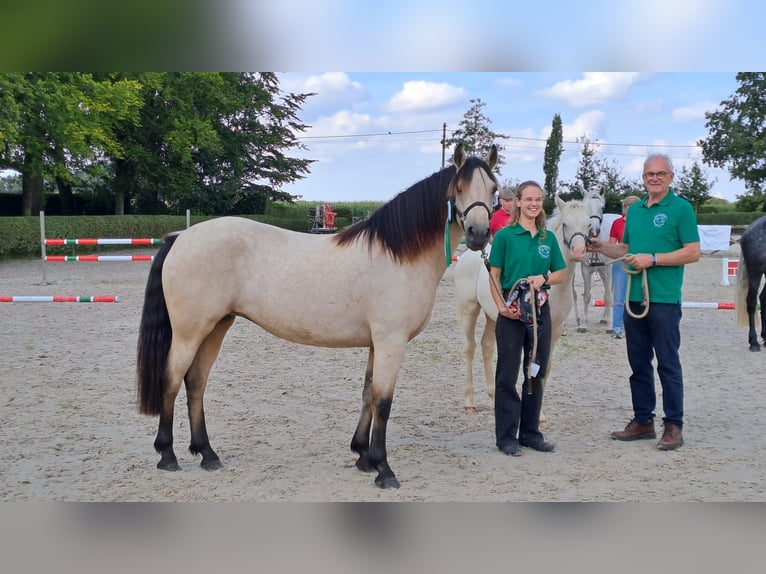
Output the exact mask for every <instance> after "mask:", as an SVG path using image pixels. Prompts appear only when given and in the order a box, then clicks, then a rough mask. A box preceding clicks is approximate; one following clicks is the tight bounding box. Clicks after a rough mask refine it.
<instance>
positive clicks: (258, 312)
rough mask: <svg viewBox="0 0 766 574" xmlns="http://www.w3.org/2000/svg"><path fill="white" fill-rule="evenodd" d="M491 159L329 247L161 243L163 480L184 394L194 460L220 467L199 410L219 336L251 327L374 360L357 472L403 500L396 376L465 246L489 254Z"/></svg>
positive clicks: (148, 308)
mask: <svg viewBox="0 0 766 574" xmlns="http://www.w3.org/2000/svg"><path fill="white" fill-rule="evenodd" d="M497 157H498V152H497V148H496V146H492V148H491V149H490V152H489V153H488V155H487V157H486V159H485V160H482V159H479V158H476V157H468V156H467V155H466V154H465V152H464V150H463V147H462V146H461V145H458V146H457V147H456V149H455V152H454V154H453V157H452V165H450V166H448V167H446V168H444V169H441V170H440V171H438V172H436V173H434V174H432V175H431V176H429V177H427V178H426V179H423V180H422V181H420V182H418V183H416V184H414V185H412V186H411V187H409V188H408V189H406V190H405V191H403V192H401V193H400V194H398V195H397V196H395V197H394V198H393V199H392V200H391V201H389V202H388V203H386V204H384V205H382V206H381V207H380V208H379V209H378V210H376V211H375V212H374V213H373V214H372V215H371V216H370V217H369V218H368V219H365V220H362V221H359V222H357V223H355V224H353V225H351V226H350V227H347V228H345V229H343V230H342V231H340V232H339V233H338V234H335V235H315V234H307V233H299V232H294V231H288V230H284V229H280V228H278V227H274V226H271V225H266V224H263V223H258V222H255V221H252V220H249V219H245V218H237V217H222V218H217V219H212V220H208V221H205V222H202V223H198V224H196V225H194V226H192V227H190V228H189V229H187V230H184V231H181V232H179V233H177V234H170V235H169V236H167V237H166V239H165V242H164V244H163V245H162V246H161V247H160V249H159V251H158V253H157V254H156V256H155V259H154V262H153V264H152V267H151V269H150V271H149V277H148V280H147V284H146V293H145V300H144V307H143V312H142V316H141V325H140V330H139V337H138V357H137V394H138V403H139V405H138V406H139V411H140V412H141V413H143V414H146V415H153V416H157V415H159V428H158V431H157V437H156V440H155V441H154V448H155V449H156V450H157V452H158V453H159V454H160V461H159V463H158V464H157V467H158V468H160V469H164V470H171V471H172V470H178V469H179V468H180V467H179V464H178V461H177V459H176V455H175V453H174V451H173V408H174V403H175V400H176V396H177V394H178V391H179V390H180V387H181V384H182V383H185V385H186V394H187V403H188V413H189V423H190V432H191V443H190V446H189V450H190V451H191V452H192V453H193V454H195V455H201V456H202V461H201V463H200V464H201V466H202V467H203V468H205V469H208V470H214V469H217V468H219V467H220V466H221V462H220V459H219V457H218V455H217V454H216V453H215V451H214V450H213V448H212V447H211V446H210V441H209V439H208V434H207V429H206V425H205V415H204V408H203V396H204V393H205V388H206V386H207V383H208V375H209V373H210V370H211V368H212V366H213V363H214V362H215V360H216V358H217V357H218V354H219V351H220V349H221V345H222V343H223V339H224V336H225V335H226V333H227V331H228V330H229V328H230V327H231V326H232V324H233V323H234V321H235V320H236V318H237V317H244V318H246V319H248V320H250V321H252V322H253V323H256V324H257V325H259V326H260V327H262V328H263V329H265V330H266V331H268V332H270V333H272V334H273V335H275V336H277V337H280V338H282V339H286V340H288V341H292V342H294V343H303V344H306V345H315V346H320V347H334V348H340V347H367V348H369V354H368V359H367V367H366V371H365V375H364V388H363V390H362V410H361V414H360V416H359V421H358V424H357V427H356V431H355V432H354V434H353V438H352V440H351V450H352V451H354V452H355V453H356V454H357V455H358V458H357V461H356V466H357V468H358V469H360V470H362V471H366V472H377V476H376V478H375V483H376V484H377V485H378V486H380V487H381V488H398V487H399V482H398V480H397V479H396V476H395V474H394V472H393V470H391V468H390V466H389V464H388V456H387V452H386V426H387V423H388V419H389V414H390V411H391V404H392V401H393V396H394V386H395V384H396V378H397V374H398V372H399V368H400V365H401V363H402V360H403V358H404V355H405V350H406V346H407V343H408V342H409V341H410V340H411V339H412V338H413V337H415V336H416V335H417V334H418V333H420V332H421V331H422V330H423V329H424V328H425V326H426V325H427V324H428V321H429V319H430V317H431V313H432V311H433V306H434V302H435V299H436V291H437V287H438V286H439V282H440V280H441V278H442V276H443V275H444V272H445V271H446V269H447V265H448V263H450V262H451V254H452V252H454V250H455V249H456V247H457V245H458V243H459V241H460V240H461V238H462V237H463V236H465V241H466V245H467V247H468V248H469V249H473V250H481V249H482V248H484V246H485V245H486V244H487V242H488V241H489V237H490V229H489V219H490V209H491V206H492V200H493V197H494V194H495V192H496V190H497V188H498V182H497V180H496V178H495V176H494V175H493V173H492V170H493V169H494V167H495V165H496V164H497ZM448 214H450V215H449V216H448ZM445 244H446V245H445ZM307 286H310V289H311V294H312V298H313V299H315V300H317V301H322V305H320V306H318V307H317V309H315V310H312V313H310V314H309V313H306V307H305V305H302V304H299V302H300V301H303V300H304V298H305V293H306V288H307ZM285 373H286V375H285V376H289V375H288V373H289V368H288V365H287V364H286V365H285ZM317 392H319V391H317Z"/></svg>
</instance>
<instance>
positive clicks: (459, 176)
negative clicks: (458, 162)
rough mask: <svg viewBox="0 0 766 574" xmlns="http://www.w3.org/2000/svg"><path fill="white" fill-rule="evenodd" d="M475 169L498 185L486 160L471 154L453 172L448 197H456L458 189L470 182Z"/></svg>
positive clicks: (453, 198)
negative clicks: (454, 172)
mask: <svg viewBox="0 0 766 574" xmlns="http://www.w3.org/2000/svg"><path fill="white" fill-rule="evenodd" d="M477 169H478V170H481V171H482V172H483V173H484V174H485V175H486V176H487V177H488V178H489V179H490V181H492V182H493V183H494V184H495V185H496V186H499V183H498V181H497V178H496V177H495V174H493V173H492V169H490V167H489V165H487V162H485V161H484V160H483V159H480V158H478V157H475V156H472V157H469V158H467V159H466V160H465V163H464V164H463V165H462V166H461V167H460V170H459V171H458V172H457V173H456V174H455V177H453V179H452V182H451V184H450V186H449V190H448V192H447V196H448V197H449V199H452V200H455V199H457V194H458V193H459V190H461V189H463V188H464V187H465V186H467V185H468V184H470V182H471V178H473V176H474V173H475V172H476V170H477ZM490 207H491V206H490Z"/></svg>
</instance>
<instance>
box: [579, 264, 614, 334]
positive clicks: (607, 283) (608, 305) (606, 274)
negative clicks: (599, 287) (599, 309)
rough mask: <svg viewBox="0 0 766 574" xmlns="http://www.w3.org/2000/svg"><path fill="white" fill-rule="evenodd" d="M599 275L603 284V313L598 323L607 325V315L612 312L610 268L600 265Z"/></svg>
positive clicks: (588, 303)
mask: <svg viewBox="0 0 766 574" xmlns="http://www.w3.org/2000/svg"><path fill="white" fill-rule="evenodd" d="M599 277H601V281H602V283H603V284H604V313H603V314H602V315H601V320H600V321H599V324H600V325H608V324H609V316H610V315H611V314H612V304H613V301H612V271H611V269H609V268H607V267H606V266H604V267H602V268H601V271H599ZM586 305H590V301H588V302H587V303H586Z"/></svg>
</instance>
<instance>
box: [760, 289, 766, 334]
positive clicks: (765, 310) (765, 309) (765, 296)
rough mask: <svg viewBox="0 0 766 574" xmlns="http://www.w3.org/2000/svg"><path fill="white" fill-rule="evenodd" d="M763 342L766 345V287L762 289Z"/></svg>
mask: <svg viewBox="0 0 766 574" xmlns="http://www.w3.org/2000/svg"><path fill="white" fill-rule="evenodd" d="M760 303H761V340H762V341H763V344H764V345H766V286H764V287H763V289H761V296H760Z"/></svg>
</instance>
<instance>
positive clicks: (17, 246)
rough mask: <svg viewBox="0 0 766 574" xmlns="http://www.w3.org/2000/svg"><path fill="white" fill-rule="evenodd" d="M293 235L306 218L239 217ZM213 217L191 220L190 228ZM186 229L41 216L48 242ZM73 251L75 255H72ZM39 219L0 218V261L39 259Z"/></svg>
mask: <svg viewBox="0 0 766 574" xmlns="http://www.w3.org/2000/svg"><path fill="white" fill-rule="evenodd" d="M242 217H247V218H248V219H253V220H255V221H261V222H263V223H268V224H270V225H275V226H277V227H281V228H284V229H290V230H293V231H300V232H306V233H308V231H309V222H308V218H307V217H305V216H304V217H301V218H287V217H277V216H274V215H251V216H242ZM213 218H214V216H191V218H190V219H191V224H192V225H193V224H195V223H199V222H200V221H204V220H206V219H213ZM335 222H336V226H338V227H343V226H346V225H349V224H350V223H351V221H350V220H349V219H346V220H344V219H343V218H340V217H337V218H336V220H335ZM185 227H186V216H184V215H89V216H88V215H85V216H63V215H51V216H47V215H46V216H45V237H46V238H48V239H51V238H67V239H75V238H83V237H92V238H100V237H104V238H125V237H162V236H163V235H165V234H166V233H170V232H171V231H177V230H180V229H184V228H185ZM75 249H76V251H75ZM125 249H131V246H129V245H127V246H105V245H99V246H92V247H91V246H84V245H78V246H76V247H74V246H68V247H64V246H61V247H59V246H48V247H46V252H47V253H48V255H73V254H75V253H76V254H80V255H82V254H88V253H94V252H97V251H98V252H104V251H115V250H125ZM40 256H41V252H40V217H39V216H33V217H0V259H13V258H16V259H18V258H27V257H40Z"/></svg>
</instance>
